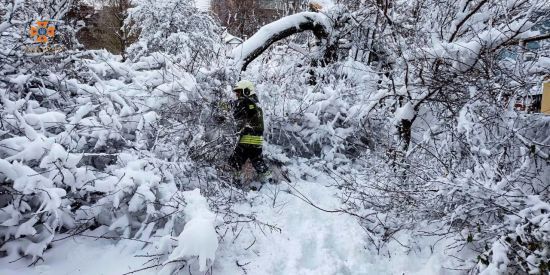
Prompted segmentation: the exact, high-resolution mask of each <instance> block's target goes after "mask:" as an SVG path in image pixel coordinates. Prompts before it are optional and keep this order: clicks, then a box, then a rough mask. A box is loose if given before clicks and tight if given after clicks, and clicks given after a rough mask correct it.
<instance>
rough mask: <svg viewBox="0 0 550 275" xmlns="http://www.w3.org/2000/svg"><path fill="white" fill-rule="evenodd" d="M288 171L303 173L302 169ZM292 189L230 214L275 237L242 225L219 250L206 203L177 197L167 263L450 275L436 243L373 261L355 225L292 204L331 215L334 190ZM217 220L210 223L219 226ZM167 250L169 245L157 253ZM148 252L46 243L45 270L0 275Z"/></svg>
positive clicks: (277, 188) (80, 267)
mask: <svg viewBox="0 0 550 275" xmlns="http://www.w3.org/2000/svg"><path fill="white" fill-rule="evenodd" d="M293 169H295V170H302V171H304V170H308V169H307V168H305V167H303V166H302V167H300V166H296V167H293ZM295 181H296V182H295V183H293V184H292V187H290V185H287V184H281V185H267V186H266V187H264V188H263V189H262V190H261V191H260V192H258V193H255V192H250V193H248V198H247V199H248V202H243V203H241V204H238V205H237V206H236V208H235V210H236V211H237V212H239V213H242V214H243V220H246V218H245V216H246V215H248V214H251V213H255V214H256V215H257V217H258V219H260V220H261V221H262V222H264V223H267V224H271V225H274V226H276V228H277V229H273V230H270V229H269V228H267V227H260V226H255V225H252V224H247V223H243V226H242V231H241V230H240V229H241V227H237V231H236V232H227V234H226V235H225V236H224V238H223V239H222V240H220V242H219V246H218V240H217V237H218V235H217V234H216V232H215V230H214V228H213V222H214V221H213V219H214V215H213V214H212V213H211V212H210V210H208V204H207V203H206V200H205V199H204V197H202V196H201V195H200V193H199V191H198V190H194V191H189V192H185V199H186V202H187V204H188V205H187V206H186V207H185V213H186V215H188V216H189V221H188V222H187V223H186V225H185V229H184V231H183V232H182V233H181V234H180V236H179V237H178V241H177V247H176V248H175V249H174V251H173V252H172V254H171V255H170V259H171V260H173V259H178V258H179V257H189V256H193V255H198V256H199V257H200V258H201V259H200V260H199V262H200V270H201V272H202V273H201V274H204V273H203V272H204V271H205V270H206V267H207V266H208V265H207V262H206V260H207V259H210V260H211V261H209V262H210V263H212V261H213V260H214V254H215V261H214V262H213V265H212V272H213V273H214V274H242V273H243V270H246V272H247V273H248V274H312V275H313V274H315V275H317V274H327V275H332V274H373V275H375V274H376V275H383V274H404V273H405V274H417V275H431V274H434V275H435V274H442V272H444V273H445V274H454V273H453V272H451V271H449V270H444V269H443V267H444V266H445V265H446V263H447V262H446V261H448V257H444V252H443V251H444V247H445V243H444V242H441V243H439V244H438V245H436V246H434V253H433V254H431V253H430V250H429V249H425V250H423V251H417V252H410V251H408V249H406V248H405V247H403V246H401V245H400V244H398V243H397V242H391V243H390V245H389V247H388V250H387V251H386V252H385V253H386V254H384V253H383V254H378V253H377V252H376V251H375V250H374V249H372V247H371V248H369V247H370V246H369V244H368V243H367V242H366V238H365V237H366V235H365V231H364V229H363V228H362V227H361V226H360V225H359V224H358V223H357V220H356V219H355V218H353V217H351V216H349V215H345V214H338V213H327V212H323V211H321V210H319V209H317V208H315V207H312V206H311V205H309V204H307V203H305V202H304V201H302V200H301V199H299V198H298V197H297V196H296V195H298V192H297V191H299V192H300V193H302V194H303V195H304V196H306V197H307V198H308V199H309V200H311V201H312V202H314V203H315V204H316V205H317V206H319V207H321V208H323V209H328V210H333V209H338V208H339V207H340V206H341V203H340V201H339V200H338V199H337V198H335V197H334V194H335V193H336V192H338V190H336V189H335V188H332V187H326V186H324V185H323V184H322V182H325V181H328V178H325V177H321V178H320V180H319V181H305V180H296V179H295ZM289 191H290V192H291V193H293V194H294V195H293V194H289ZM298 196H300V195H298ZM221 218H222V217H217V218H216V219H218V222H220V220H219V219H221ZM127 222H128V221H127V219H125V218H123V219H121V220H120V221H117V222H115V224H116V225H119V226H121V227H123V226H124V224H125V223H127ZM279 229H280V231H279ZM101 232H102V231H101V230H99V229H98V230H97V232H88V233H86V235H90V236H100V235H101ZM62 237H63V236H62V235H59V236H58V237H57V238H62ZM396 239H398V240H399V242H401V243H402V244H405V245H406V244H407V243H408V242H410V241H412V239H411V237H410V236H408V235H407V234H400V235H398V236H396ZM166 241H168V240H166ZM166 241H165V242H166ZM169 243H172V242H171V241H168V242H166V244H165V245H164V246H166V245H170V244H169ZM161 250H162V249H161ZM67 251H78V253H67ZM153 251H157V250H151V249H150V248H146V249H142V244H141V243H139V242H136V241H131V240H122V241H119V242H118V243H115V242H114V241H111V240H105V239H95V238H89V237H71V238H68V239H66V240H63V241H59V242H54V245H53V248H52V249H51V250H50V251H48V252H47V253H45V254H44V260H45V262H42V261H39V262H38V263H37V264H36V266H34V267H28V266H27V265H28V264H29V262H28V261H27V260H20V261H16V262H14V263H11V264H7V262H6V259H5V258H2V259H0V274H28V275H35V274H42V275H46V274H52V275H53V274H55V275H58V274H67V275H68V274H75V273H78V274H82V275H86V274H90V275H91V274H94V275H95V274H123V273H126V272H131V271H135V270H138V269H140V268H143V267H146V266H149V265H150V264H147V263H146V262H147V259H148V258H146V257H142V256H139V255H147V254H153V253H154V252H153ZM387 253H389V254H390V255H391V257H389V256H388V254H387ZM91 259H93V260H91ZM238 265H241V267H239V266H238ZM168 266H169V265H167V267H168ZM170 270H171V269H170V268H167V269H163V270H159V269H154V268H152V269H147V270H144V271H142V272H140V273H138V274H158V272H160V273H161V274H170V273H164V272H166V271H170Z"/></svg>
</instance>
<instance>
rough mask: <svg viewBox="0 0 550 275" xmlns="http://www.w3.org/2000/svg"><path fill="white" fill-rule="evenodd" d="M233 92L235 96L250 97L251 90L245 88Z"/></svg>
mask: <svg viewBox="0 0 550 275" xmlns="http://www.w3.org/2000/svg"><path fill="white" fill-rule="evenodd" d="M233 92H235V94H236V95H237V96H242V95H246V96H248V95H250V90H249V89H248V88H244V89H243V88H235V89H233Z"/></svg>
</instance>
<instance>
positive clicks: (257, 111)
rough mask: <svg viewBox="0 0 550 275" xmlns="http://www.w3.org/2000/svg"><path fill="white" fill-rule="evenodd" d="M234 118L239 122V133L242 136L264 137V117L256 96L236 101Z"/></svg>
mask: <svg viewBox="0 0 550 275" xmlns="http://www.w3.org/2000/svg"><path fill="white" fill-rule="evenodd" d="M233 104H234V109H233V117H234V118H235V121H236V122H237V132H239V134H240V135H241V136H242V135H254V136H262V135H263V133H264V117H263V112H262V109H261V108H260V107H259V106H258V98H257V97H256V96H255V95H252V96H249V97H245V96H243V97H241V98H239V99H237V100H235V101H234V103H233Z"/></svg>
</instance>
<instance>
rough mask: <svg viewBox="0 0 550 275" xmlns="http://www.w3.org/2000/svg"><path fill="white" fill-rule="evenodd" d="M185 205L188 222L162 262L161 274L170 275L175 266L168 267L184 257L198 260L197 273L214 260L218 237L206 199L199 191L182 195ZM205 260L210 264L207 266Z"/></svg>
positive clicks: (204, 269)
mask: <svg viewBox="0 0 550 275" xmlns="http://www.w3.org/2000/svg"><path fill="white" fill-rule="evenodd" d="M183 196H184V198H185V201H186V203H187V205H186V206H185V215H186V217H188V221H187V223H186V224H185V228H184V229H183V231H182V232H181V233H180V235H179V236H178V244H177V246H176V248H175V249H174V251H172V253H170V256H168V259H167V260H166V261H165V262H164V265H165V267H164V268H163V269H162V271H161V274H172V272H173V271H174V270H175V269H176V268H178V267H177V265H169V264H170V263H172V262H175V261H177V260H180V259H184V258H186V257H193V256H197V257H198V258H199V271H201V272H205V271H206V270H207V267H208V266H211V265H212V263H213V262H214V259H215V258H216V255H215V254H216V250H217V248H218V235H217V233H216V230H215V229H214V218H215V216H214V214H213V213H212V212H211V211H210V210H209V208H208V203H207V202H206V199H205V198H204V197H203V196H201V195H200V191H199V189H195V190H193V191H187V192H184V193H183ZM207 260H210V263H209V264H208V266H207Z"/></svg>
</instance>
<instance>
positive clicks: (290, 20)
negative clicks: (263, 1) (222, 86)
mask: <svg viewBox="0 0 550 275" xmlns="http://www.w3.org/2000/svg"><path fill="white" fill-rule="evenodd" d="M329 20H330V19H329V18H327V16H325V15H324V14H322V13H316V12H301V13H297V14H293V15H290V16H286V17H283V18H282V19H279V20H277V21H274V22H272V23H269V24H267V25H265V26H263V27H261V28H260V29H259V30H258V31H257V32H256V33H255V34H254V35H253V36H251V37H250V38H249V39H247V40H246V41H244V42H243V43H242V44H241V45H239V46H238V47H236V48H235V49H234V50H233V51H232V53H231V56H232V57H233V59H234V60H235V62H236V64H240V63H241V62H242V61H243V59H244V58H246V57H247V56H248V55H250V54H251V53H252V52H253V51H254V50H255V49H257V48H259V47H260V45H264V44H266V43H267V41H268V40H269V39H270V38H271V37H272V36H273V34H274V33H277V32H280V31H281V30H284V29H288V28H291V27H294V26H296V27H298V26H299V25H300V24H302V23H305V22H309V21H314V22H315V23H316V24H320V25H324V26H325V27H326V28H327V29H328V28H329V26H330V24H329V23H328V21H329Z"/></svg>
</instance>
